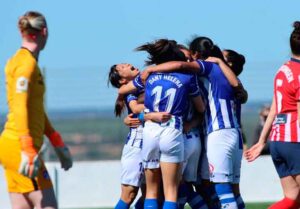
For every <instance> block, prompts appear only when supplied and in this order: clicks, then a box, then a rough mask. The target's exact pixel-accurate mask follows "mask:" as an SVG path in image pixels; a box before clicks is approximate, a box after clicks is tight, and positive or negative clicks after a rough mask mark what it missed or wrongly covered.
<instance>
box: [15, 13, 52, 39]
mask: <svg viewBox="0 0 300 209" xmlns="http://www.w3.org/2000/svg"><path fill="white" fill-rule="evenodd" d="M18 27H19V29H20V31H21V33H23V34H26V35H29V34H37V33H38V32H40V31H41V30H42V29H43V28H46V27H47V23H46V19H45V17H44V16H43V15H42V14H41V13H39V12H34V11H29V12H26V13H25V14H24V15H23V16H21V17H20V18H19V22H18Z"/></svg>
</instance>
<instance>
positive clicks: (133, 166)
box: [109, 63, 171, 209]
mask: <svg viewBox="0 0 300 209" xmlns="http://www.w3.org/2000/svg"><path fill="white" fill-rule="evenodd" d="M138 74H139V70H138V69H137V68H135V67H134V66H132V65H130V64H126V63H123V64H117V65H113V66H112V67H111V69H110V72H109V81H110V83H111V84H112V85H113V86H114V87H116V88H120V87H121V86H122V85H124V84H126V83H128V82H129V81H132V80H133V79H134V78H135V77H136V76H137V75H138ZM143 93H144V92H143V91H138V92H135V93H130V94H126V95H125V96H123V97H122V96H120V95H119V96H118V98H117V100H116V105H115V114H116V116H117V117H120V116H121V114H122V112H123V109H124V108H125V105H126V107H127V110H128V115H130V116H131V117H128V119H127V120H129V121H130V122H129V124H128V125H129V126H130V131H129V133H128V137H127V140H126V143H125V145H124V148H123V151H122V157H121V164H122V174H121V184H122V186H121V198H120V200H119V201H118V203H117V205H116V206H115V209H128V208H129V207H130V205H131V204H132V202H133V201H134V200H135V198H136V195H137V193H138V190H139V188H140V187H141V186H142V187H143V185H142V181H143V175H144V169H143V165H142V156H141V150H142V144H143V137H142V134H143V125H142V124H141V121H140V120H139V119H138V117H137V115H138V114H139V113H141V112H143V110H144V109H145V106H144V104H143V100H142V102H140V101H139V100H138V99H139V97H141V96H142V97H143ZM141 114H142V115H143V113H141ZM133 115H135V116H133ZM170 117H171V115H170V114H169V113H156V114H155V113H149V114H147V115H146V116H143V119H144V120H145V119H146V120H155V121H157V122H165V121H167V120H169V119H170ZM142 187H141V188H142ZM144 189H145V188H142V193H143V192H144ZM139 202H143V197H142V198H141V199H140V200H139ZM138 205H140V204H138ZM135 208H143V207H137V205H136V206H135Z"/></svg>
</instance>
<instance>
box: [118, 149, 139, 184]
mask: <svg viewBox="0 0 300 209" xmlns="http://www.w3.org/2000/svg"><path fill="white" fill-rule="evenodd" d="M141 151H142V150H141V148H138V147H134V146H129V145H125V146H124V148H123V151H122V157H121V165H122V174H121V183H122V184H125V185H130V186H136V187H139V186H140V185H141V183H142V181H143V177H144V169H143V163H142V152H141Z"/></svg>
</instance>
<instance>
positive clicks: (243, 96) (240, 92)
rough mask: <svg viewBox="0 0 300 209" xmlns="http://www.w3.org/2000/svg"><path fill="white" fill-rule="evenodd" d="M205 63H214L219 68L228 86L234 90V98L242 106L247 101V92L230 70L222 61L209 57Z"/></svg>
mask: <svg viewBox="0 0 300 209" xmlns="http://www.w3.org/2000/svg"><path fill="white" fill-rule="evenodd" d="M206 61H208V62H214V63H216V64H218V65H219V66H220V68H221V70H222V72H223V73H224V75H225V77H226V78H227V80H228V81H229V83H230V85H231V86H232V87H233V88H234V92H235V97H236V98H237V99H239V100H240V101H241V103H242V104H244V103H246V102H247V100H248V92H247V91H246V90H245V89H244V87H243V85H242V83H241V82H240V81H239V80H238V78H237V77H236V75H235V74H234V72H233V71H232V70H231V68H230V67H229V66H228V65H227V64H226V63H225V62H223V60H221V59H220V58H217V57H209V58H207V59H206Z"/></svg>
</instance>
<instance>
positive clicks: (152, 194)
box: [145, 168, 161, 199]
mask: <svg viewBox="0 0 300 209" xmlns="http://www.w3.org/2000/svg"><path fill="white" fill-rule="evenodd" d="M145 175H146V185H147V186H146V199H157V198H158V196H159V186H160V182H161V171H160V169H159V168H157V169H145Z"/></svg>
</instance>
